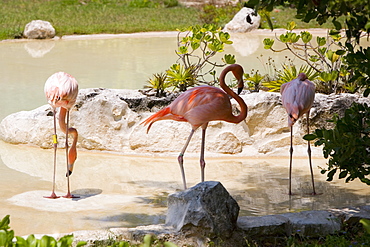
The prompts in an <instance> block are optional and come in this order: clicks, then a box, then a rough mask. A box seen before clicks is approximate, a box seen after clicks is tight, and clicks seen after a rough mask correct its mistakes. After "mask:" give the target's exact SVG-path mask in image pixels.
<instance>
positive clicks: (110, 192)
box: [0, 142, 370, 235]
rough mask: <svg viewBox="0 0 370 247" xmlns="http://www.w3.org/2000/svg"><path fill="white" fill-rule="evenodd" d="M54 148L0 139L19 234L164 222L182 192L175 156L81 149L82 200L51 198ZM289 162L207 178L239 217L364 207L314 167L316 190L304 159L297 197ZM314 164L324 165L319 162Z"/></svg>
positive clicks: (297, 166)
mask: <svg viewBox="0 0 370 247" xmlns="http://www.w3.org/2000/svg"><path fill="white" fill-rule="evenodd" d="M52 153H53V152H52V150H43V149H40V148H35V147H27V146H17V145H10V144H5V143H3V142H0V155H1V159H2V163H1V165H0V174H1V180H0V186H1V188H2V192H1V194H0V204H1V207H0V215H6V214H10V215H11V227H12V228H13V229H14V230H15V232H16V234H17V235H25V234H31V233H43V234H44V233H50V234H51V233H61V232H62V233H67V232H71V231H76V230H96V229H107V228H109V227H133V226H138V225H146V224H159V223H164V221H165V214H166V203H167V195H168V194H171V193H174V192H176V191H179V190H181V189H182V183H181V178H180V170H179V167H178V164H177V158H176V157H137V156H122V155H115V154H101V153H92V152H83V151H80V152H79V158H78V161H77V162H76V167H75V170H74V173H73V175H72V176H71V189H72V192H73V193H74V194H75V195H79V196H80V198H78V199H64V198H59V199H55V200H52V199H46V198H43V196H49V195H50V193H51V186H52V183H51V181H52V170H51V168H52V155H53V154H52ZM288 162H289V160H288V158H267V159H253V158H207V166H206V180H210V181H212V180H213V181H220V182H221V183H222V184H223V185H224V187H225V188H226V189H227V190H228V191H229V193H230V194H231V196H233V198H234V199H235V200H236V201H237V202H238V204H239V206H240V215H268V214H278V213H286V212H295V211H302V210H320V209H328V208H338V207H345V206H349V205H350V206H355V205H364V204H366V203H369V202H370V193H369V192H370V188H369V187H368V186H365V185H364V184H362V183H360V182H357V181H356V182H351V183H349V184H345V183H344V182H343V181H333V182H326V181H325V175H322V174H320V172H319V170H318V169H317V168H316V169H315V179H316V188H317V191H318V192H319V193H322V195H318V196H311V195H309V193H310V192H311V191H312V187H311V182H310V176H309V169H308V163H307V159H306V158H296V159H295V160H294V170H293V183H292V188H293V192H294V193H295V194H296V195H294V196H292V197H289V196H288V194H287V191H288V179H287V178H288ZM313 163H314V167H317V166H323V165H324V164H325V160H323V159H314V160H313ZM63 164H64V150H59V151H58V168H57V177H56V180H57V188H56V191H57V195H60V196H61V195H64V194H65V193H66V178H65V172H64V171H65V167H64V165H63ZM185 170H186V176H187V180H188V186H189V187H190V186H194V185H195V184H197V183H198V182H199V179H200V169H199V161H198V158H197V157H196V156H195V155H190V156H189V157H185Z"/></svg>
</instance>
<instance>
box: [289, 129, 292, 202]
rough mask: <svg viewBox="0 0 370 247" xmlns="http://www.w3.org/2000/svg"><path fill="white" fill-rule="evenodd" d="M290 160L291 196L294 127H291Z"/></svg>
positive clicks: (290, 192) (290, 185)
mask: <svg viewBox="0 0 370 247" xmlns="http://www.w3.org/2000/svg"><path fill="white" fill-rule="evenodd" d="M289 152H290V158H289V195H293V194H292V163H293V125H292V126H291V127H290V150H289Z"/></svg>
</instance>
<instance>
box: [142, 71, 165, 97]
mask: <svg viewBox="0 0 370 247" xmlns="http://www.w3.org/2000/svg"><path fill="white" fill-rule="evenodd" d="M147 83H148V85H146V86H145V88H151V89H152V90H155V91H156V95H155V96H156V97H162V96H165V95H166V90H167V89H168V88H170V87H171V86H172V84H171V82H169V81H167V73H156V74H153V77H152V78H149V79H148V80H147Z"/></svg>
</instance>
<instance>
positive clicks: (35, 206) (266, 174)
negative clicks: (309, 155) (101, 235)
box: [0, 32, 370, 235]
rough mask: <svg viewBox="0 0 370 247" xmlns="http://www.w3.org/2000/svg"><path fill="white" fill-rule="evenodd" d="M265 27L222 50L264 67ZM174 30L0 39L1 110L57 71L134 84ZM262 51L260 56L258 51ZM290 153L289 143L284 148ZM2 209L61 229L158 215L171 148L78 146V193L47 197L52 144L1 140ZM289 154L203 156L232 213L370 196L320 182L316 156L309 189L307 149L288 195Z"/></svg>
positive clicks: (40, 100) (27, 230) (29, 222)
mask: <svg viewBox="0 0 370 247" xmlns="http://www.w3.org/2000/svg"><path fill="white" fill-rule="evenodd" d="M266 35H268V36H270V37H271V35H273V34H272V33H268V34H266V33H263V34H262V33H254V34H245V35H242V36H240V37H241V38H240V37H239V38H238V37H235V38H234V45H233V46H230V47H228V48H227V49H226V53H232V54H235V55H236V58H237V62H238V63H240V64H241V65H243V67H244V69H245V71H247V72H248V71H250V70H251V69H260V70H261V71H264V69H265V68H264V65H263V62H261V60H263V61H266V60H267V58H268V57H269V56H270V57H273V59H274V60H275V62H276V63H277V64H280V63H281V62H283V61H284V60H285V57H284V56H285V54H273V53H271V52H270V51H266V50H264V49H263V45H262V40H263V38H264V37H265V36H266ZM175 49H176V33H172V32H168V33H161V34H158V33H148V34H132V35H113V36H110V35H108V36H94V37H93V38H90V39H86V37H75V36H73V37H68V38H66V39H62V40H53V41H48V40H44V41H20V42H0V54H1V60H0V74H1V78H0V83H1V87H2V97H1V98H0V104H1V105H2V108H1V111H0V120H1V119H3V118H4V117H5V116H7V115H9V114H11V113H13V112H17V111H22V110H31V109H34V108H36V107H38V106H41V105H44V104H46V100H45V96H44V93H43V87H44V83H45V81H46V79H47V78H48V77H49V76H50V75H51V74H52V73H54V72H56V71H66V72H68V73H70V74H72V75H73V76H75V77H76V78H77V80H78V82H79V85H80V88H91V87H106V88H126V89H141V88H143V86H144V85H145V82H146V80H147V79H148V78H149V77H151V76H152V74H153V73H159V72H164V71H165V70H166V69H167V68H169V66H171V65H172V64H173V63H174V62H175V61H176V59H177V56H176V55H175V53H174V50H175ZM261 55H262V57H261ZM287 154H288V149H287ZM63 155H64V152H63V151H60V152H58V161H59V165H58V170H57V172H58V174H57V194H58V195H63V194H65V193H66V181H65V175H64V166H63V165H62V164H63V163H62V162H61V161H63V158H64V157H63ZM0 157H1V160H0V183H1V184H0V186H1V188H2V189H1V191H2V192H1V193H0V204H1V207H0V217H3V216H5V215H7V214H10V215H11V218H10V219H11V224H10V225H11V227H12V228H13V229H14V230H15V233H16V235H25V234H31V233H61V232H62V233H65V232H71V231H76V230H92V229H106V228H109V227H133V226H138V225H145V224H159V223H164V220H165V214H166V202H167V195H168V194H170V193H174V192H176V191H179V190H180V189H181V188H182V184H181V179H180V172H179V167H178V164H177V158H176V157H175V156H172V155H168V156H163V157H162V156H159V155H156V156H151V155H142V156H125V155H115V154H109V153H99V152H87V151H83V150H80V151H79V158H78V160H77V162H76V168H75V171H74V174H73V175H72V176H71V187H72V192H73V193H75V194H77V195H79V196H80V198H78V199H73V200H69V199H64V198H60V199H57V200H49V199H45V198H43V196H48V195H49V194H50V190H51V180H52V170H51V167H52V165H51V162H52V150H51V149H49V150H43V149H40V148H36V147H29V146H19V145H10V144H7V143H4V142H2V141H0ZM288 162H289V160H288V157H280V158H276V157H267V158H266V159H253V158H251V157H238V158H232V157H230V158H228V157H225V156H223V157H221V158H216V157H210V158H207V167H206V180H215V181H220V182H221V183H222V184H223V185H224V186H225V188H226V189H227V190H228V191H229V192H230V194H231V195H232V196H233V197H234V198H235V199H236V200H237V202H238V204H239V205H240V208H241V210H240V215H267V214H277V213H285V212H294V211H301V210H312V209H328V208H335V207H345V206H355V205H364V204H366V203H369V201H370V193H369V192H370V189H369V187H368V186H365V185H364V184H362V183H360V182H358V181H355V182H351V183H349V184H345V183H344V182H343V181H341V180H340V181H333V182H326V181H325V175H322V174H320V170H319V169H318V168H317V167H318V166H320V167H324V166H325V162H326V161H325V160H324V159H322V158H315V159H314V161H313V162H314V167H315V178H316V181H317V191H318V192H320V193H322V195H319V196H310V195H308V194H307V193H309V192H311V184H310V177H309V169H308V163H307V159H306V158H305V157H297V158H296V159H295V161H294V173H293V174H294V175H293V178H294V179H293V191H294V192H296V193H297V195H295V196H292V197H289V196H288V195H287V186H288V165H289V163H288ZM198 164H199V161H198V154H187V159H186V161H185V169H186V174H187V178H188V183H189V185H190V186H191V185H195V184H196V183H198V182H199V179H200V171H199V165H198Z"/></svg>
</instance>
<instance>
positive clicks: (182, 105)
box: [143, 64, 248, 189]
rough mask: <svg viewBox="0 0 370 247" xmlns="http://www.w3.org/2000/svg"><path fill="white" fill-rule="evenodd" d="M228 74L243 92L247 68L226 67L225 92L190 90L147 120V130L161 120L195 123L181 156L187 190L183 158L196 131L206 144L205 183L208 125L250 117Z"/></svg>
mask: <svg viewBox="0 0 370 247" xmlns="http://www.w3.org/2000/svg"><path fill="white" fill-rule="evenodd" d="M228 72H232V73H233V74H234V76H235V77H236V79H237V80H238V88H239V91H241V90H242V89H243V87H244V83H243V73H244V72H243V68H242V67H241V66H240V65H237V64H233V65H229V66H228V67H226V68H225V69H224V70H223V71H222V72H221V75H220V86H221V88H222V89H223V90H221V89H219V88H216V87H212V86H198V87H194V88H192V89H189V90H187V91H186V92H184V93H182V94H181V95H180V96H179V97H177V98H176V99H175V100H174V101H173V102H172V103H171V104H170V105H169V106H167V107H165V108H164V109H162V110H160V111H158V112H157V113H155V114H153V115H152V116H150V117H149V118H147V119H146V120H145V121H143V124H144V125H148V128H147V131H149V130H150V127H151V126H152V124H153V123H154V122H156V121H160V120H175V121H179V122H188V123H190V124H191V127H192V130H191V133H190V135H189V137H188V139H187V141H186V143H185V146H184V147H183V149H182V151H181V153H180V155H179V157H178V161H179V165H180V169H181V174H182V177H183V184H184V188H185V189H186V180H185V174H184V169H183V156H184V153H185V150H186V148H187V146H188V144H189V142H190V140H191V138H192V136H193V134H194V132H195V130H197V129H198V128H199V127H202V145H201V155H200V156H201V157H200V166H201V181H202V182H203V181H204V167H205V161H204V146H205V131H206V128H207V125H208V122H210V121H215V120H222V121H226V122H231V123H239V122H241V121H243V120H244V119H245V118H246V117H247V112H248V107H247V105H246V104H245V103H244V101H243V99H242V98H240V97H239V96H238V95H237V94H236V93H234V91H232V90H231V89H230V88H229V87H227V86H226V84H225V77H226V74H227V73H228ZM229 96H231V97H232V98H234V99H235V100H236V101H237V102H238V103H239V105H240V114H239V115H237V116H234V115H233V114H232V106H231V102H230V97H229Z"/></svg>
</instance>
